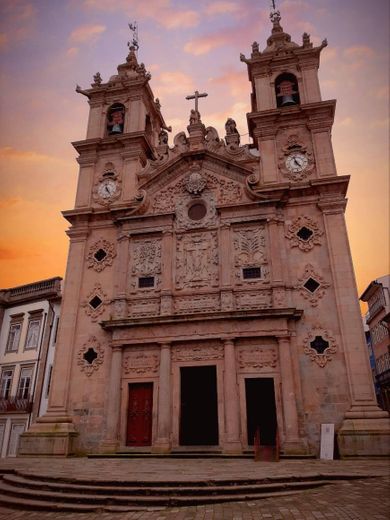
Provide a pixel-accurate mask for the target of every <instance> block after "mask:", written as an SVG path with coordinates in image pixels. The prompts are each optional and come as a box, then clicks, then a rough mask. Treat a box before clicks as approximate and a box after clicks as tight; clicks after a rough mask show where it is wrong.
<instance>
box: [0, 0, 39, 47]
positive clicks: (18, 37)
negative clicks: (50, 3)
mask: <svg viewBox="0 0 390 520" xmlns="http://www.w3.org/2000/svg"><path fill="white" fill-rule="evenodd" d="M0 7H1V13H0V17H1V19H2V22H3V27H4V31H3V32H2V33H1V34H0V50H4V49H6V48H8V46H9V45H13V44H15V43H19V42H20V41H23V40H26V39H28V38H30V37H31V36H32V35H33V33H34V29H35V22H36V9H35V7H34V6H33V5H32V4H30V3H28V2H24V1H23V0H14V1H13V2H7V3H6V2H3V5H1V6H0Z"/></svg>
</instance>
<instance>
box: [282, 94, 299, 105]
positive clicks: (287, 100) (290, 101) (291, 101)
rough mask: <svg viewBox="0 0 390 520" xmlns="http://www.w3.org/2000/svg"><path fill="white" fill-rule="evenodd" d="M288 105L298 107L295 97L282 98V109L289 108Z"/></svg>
mask: <svg viewBox="0 0 390 520" xmlns="http://www.w3.org/2000/svg"><path fill="white" fill-rule="evenodd" d="M288 105H296V102H295V101H294V99H293V97H292V96H291V95H287V96H282V104H281V106H282V107H285V106H288Z"/></svg>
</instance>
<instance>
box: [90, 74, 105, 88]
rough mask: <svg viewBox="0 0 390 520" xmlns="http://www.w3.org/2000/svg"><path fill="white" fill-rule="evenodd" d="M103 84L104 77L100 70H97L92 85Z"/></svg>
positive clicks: (98, 85)
mask: <svg viewBox="0 0 390 520" xmlns="http://www.w3.org/2000/svg"><path fill="white" fill-rule="evenodd" d="M101 84H102V77H101V75H100V72H97V73H96V74H95V75H94V77H93V83H92V85H91V86H92V87H100V85H101Z"/></svg>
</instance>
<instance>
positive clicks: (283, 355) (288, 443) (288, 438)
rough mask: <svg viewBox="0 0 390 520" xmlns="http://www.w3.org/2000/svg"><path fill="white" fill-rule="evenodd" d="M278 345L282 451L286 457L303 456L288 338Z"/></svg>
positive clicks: (304, 450) (303, 449)
mask: <svg viewBox="0 0 390 520" xmlns="http://www.w3.org/2000/svg"><path fill="white" fill-rule="evenodd" d="M278 343H279V361H280V378H281V386H282V400H283V419H284V441H283V444H282V449H283V452H284V454H287V455H295V454H305V453H306V446H305V443H304V441H303V439H301V438H300V437H299V425H298V411H297V396H296V393H295V384H294V374H293V362H292V355H291V345H290V338H288V337H280V338H278Z"/></svg>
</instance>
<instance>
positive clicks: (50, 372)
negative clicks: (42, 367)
mask: <svg viewBox="0 0 390 520" xmlns="http://www.w3.org/2000/svg"><path fill="white" fill-rule="evenodd" d="M52 373H53V365H50V368H49V374H48V377H47V385H46V394H45V397H49V392H50V385H51V375H52Z"/></svg>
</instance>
